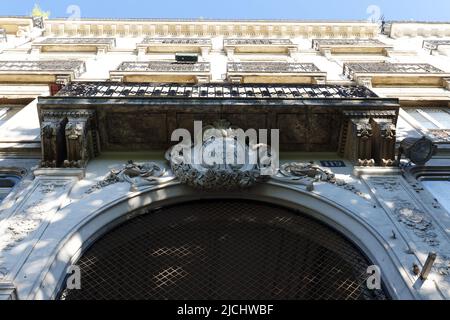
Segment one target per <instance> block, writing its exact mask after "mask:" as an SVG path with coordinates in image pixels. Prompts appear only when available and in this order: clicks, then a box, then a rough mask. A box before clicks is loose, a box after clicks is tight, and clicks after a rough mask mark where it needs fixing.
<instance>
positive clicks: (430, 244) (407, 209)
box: [364, 176, 449, 260]
mask: <svg viewBox="0 0 450 320" xmlns="http://www.w3.org/2000/svg"><path fill="white" fill-rule="evenodd" d="M364 179H365V180H366V182H367V183H368V185H369V187H370V188H371V190H372V192H373V193H375V194H376V195H377V198H378V199H379V201H380V203H381V205H382V207H383V208H384V209H385V211H386V212H387V213H388V214H389V216H390V217H391V219H392V220H393V222H394V223H395V224H397V226H398V227H399V228H400V229H401V230H402V231H403V232H404V233H405V234H407V235H408V238H409V239H408V240H409V241H411V242H413V243H414V244H415V245H414V247H415V248H416V249H417V250H418V252H417V253H420V252H423V253H427V252H431V251H437V255H438V256H439V257H440V260H442V257H443V256H446V255H448V253H449V252H448V246H447V242H446V241H443V240H445V239H446V236H445V235H444V234H442V233H441V229H440V228H439V227H438V226H437V225H436V223H435V221H434V219H433V218H432V216H431V215H430V213H429V212H427V211H425V209H424V208H423V207H422V206H421V205H420V202H419V200H417V199H415V198H413V197H412V195H411V193H410V191H409V190H408V189H407V187H405V185H404V184H403V183H402V180H403V179H402V177H401V176H383V177H366V178H364ZM413 253H414V252H413Z"/></svg>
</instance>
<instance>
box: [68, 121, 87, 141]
mask: <svg viewBox="0 0 450 320" xmlns="http://www.w3.org/2000/svg"><path fill="white" fill-rule="evenodd" d="M83 130H84V124H83V123H81V122H74V121H69V122H68V123H67V125H66V137H67V138H68V139H70V140H77V139H78V138H80V137H81V136H82V135H83Z"/></svg>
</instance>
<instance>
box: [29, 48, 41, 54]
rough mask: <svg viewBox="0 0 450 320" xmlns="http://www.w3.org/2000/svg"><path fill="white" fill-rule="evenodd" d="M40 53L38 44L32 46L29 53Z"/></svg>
mask: <svg viewBox="0 0 450 320" xmlns="http://www.w3.org/2000/svg"><path fill="white" fill-rule="evenodd" d="M40 53H41V47H40V46H32V47H31V52H30V54H32V55H34V56H38V55H39V54H40Z"/></svg>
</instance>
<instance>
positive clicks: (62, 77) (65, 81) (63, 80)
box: [55, 74, 70, 86]
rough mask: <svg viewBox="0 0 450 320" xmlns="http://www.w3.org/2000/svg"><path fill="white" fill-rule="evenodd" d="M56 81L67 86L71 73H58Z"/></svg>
mask: <svg viewBox="0 0 450 320" xmlns="http://www.w3.org/2000/svg"><path fill="white" fill-rule="evenodd" d="M55 82H56V84H60V85H63V86H65V85H67V84H68V83H69V82H70V75H68V74H60V75H57V76H56V80H55Z"/></svg>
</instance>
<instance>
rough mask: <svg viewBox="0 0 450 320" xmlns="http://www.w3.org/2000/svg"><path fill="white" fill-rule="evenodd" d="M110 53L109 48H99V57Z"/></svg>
mask: <svg viewBox="0 0 450 320" xmlns="http://www.w3.org/2000/svg"><path fill="white" fill-rule="evenodd" d="M107 52H108V46H99V47H97V55H103V54H106V53H107Z"/></svg>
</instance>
